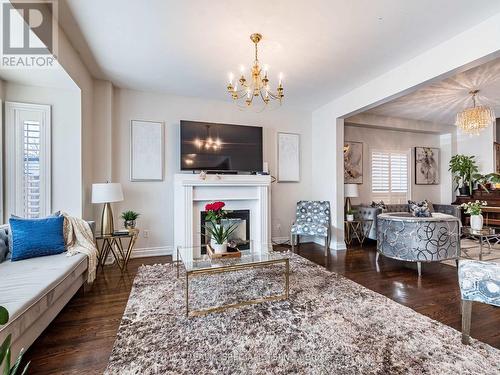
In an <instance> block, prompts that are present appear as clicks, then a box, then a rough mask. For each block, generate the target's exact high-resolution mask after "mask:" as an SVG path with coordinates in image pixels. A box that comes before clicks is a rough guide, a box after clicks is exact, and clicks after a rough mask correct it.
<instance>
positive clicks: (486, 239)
mask: <svg viewBox="0 0 500 375" xmlns="http://www.w3.org/2000/svg"><path fill="white" fill-rule="evenodd" d="M462 235H463V236H464V237H466V238H471V239H475V240H479V260H483V245H484V244H486V245H487V246H488V250H489V252H488V253H485V254H489V253H491V246H494V245H498V244H500V228H497V227H483V229H481V230H475V229H472V228H471V227H469V226H463V227H462ZM462 252H463V253H465V254H466V255H467V251H466V249H462Z"/></svg>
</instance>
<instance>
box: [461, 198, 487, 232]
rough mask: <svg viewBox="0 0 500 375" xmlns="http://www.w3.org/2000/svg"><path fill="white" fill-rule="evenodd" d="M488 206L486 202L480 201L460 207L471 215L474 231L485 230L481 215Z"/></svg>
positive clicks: (471, 224)
mask: <svg viewBox="0 0 500 375" xmlns="http://www.w3.org/2000/svg"><path fill="white" fill-rule="evenodd" d="M486 205H487V203H486V202H485V201H478V200H476V201H475V202H467V203H462V204H461V205H460V207H462V208H464V209H465V213H466V214H469V215H470V227H471V229H472V230H477V231H480V230H481V229H483V215H481V212H482V208H483V207H484V206H486Z"/></svg>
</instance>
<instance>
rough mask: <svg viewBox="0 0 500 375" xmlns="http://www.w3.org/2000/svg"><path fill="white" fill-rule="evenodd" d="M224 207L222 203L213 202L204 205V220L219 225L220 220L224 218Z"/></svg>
mask: <svg viewBox="0 0 500 375" xmlns="http://www.w3.org/2000/svg"><path fill="white" fill-rule="evenodd" d="M225 206H226V204H225V203H224V202H213V203H208V204H206V205H205V211H206V212H207V216H206V217H205V220H209V221H212V222H215V223H217V224H220V221H221V219H223V218H224V217H225V216H226V211H225V210H223V208H224V207H225Z"/></svg>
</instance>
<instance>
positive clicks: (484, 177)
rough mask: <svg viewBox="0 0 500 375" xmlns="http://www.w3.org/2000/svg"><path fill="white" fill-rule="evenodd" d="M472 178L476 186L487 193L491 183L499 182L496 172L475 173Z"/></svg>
mask: <svg viewBox="0 0 500 375" xmlns="http://www.w3.org/2000/svg"><path fill="white" fill-rule="evenodd" d="M472 178H473V180H474V182H475V183H477V184H478V186H479V187H480V188H481V189H483V190H484V191H486V192H487V193H489V192H490V189H491V187H492V185H496V184H498V183H500V174H498V173H488V174H481V173H475V174H474V175H473V176H472Z"/></svg>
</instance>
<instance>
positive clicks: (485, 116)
mask: <svg viewBox="0 0 500 375" xmlns="http://www.w3.org/2000/svg"><path fill="white" fill-rule="evenodd" d="M478 92H479V90H473V91H470V92H469V94H471V95H472V102H473V104H474V105H473V107H471V108H467V109H464V110H463V111H462V112H460V113H458V114H457V119H456V121H455V125H456V126H457V127H458V128H460V129H461V130H462V132H464V133H466V134H470V135H479V133H480V132H481V130H483V129H485V128H487V127H488V126H490V125H491V124H492V123H493V122H494V121H495V112H494V111H493V109H491V108H490V107H487V106H476V95H477V93H478Z"/></svg>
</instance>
